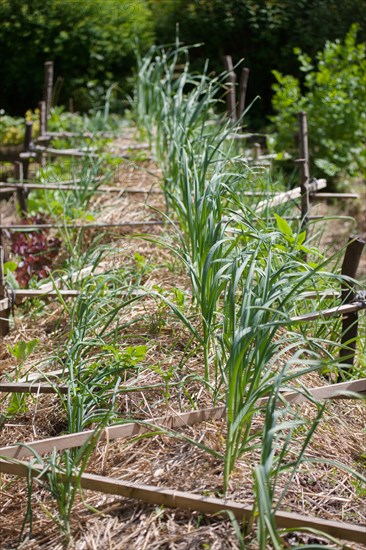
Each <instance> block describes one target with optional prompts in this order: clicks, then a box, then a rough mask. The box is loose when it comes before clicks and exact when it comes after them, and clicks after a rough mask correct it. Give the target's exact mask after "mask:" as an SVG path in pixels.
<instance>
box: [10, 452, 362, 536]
mask: <svg viewBox="0 0 366 550" xmlns="http://www.w3.org/2000/svg"><path fill="white" fill-rule="evenodd" d="M29 467H31V473H32V476H33V477H35V476H37V477H39V476H40V477H42V467H41V466H33V465H32V466H30V465H28V464H27V463H24V462H20V463H11V462H7V461H4V460H0V472H1V473H6V474H10V475H17V476H21V477H27V476H28V472H29ZM61 476H62V474H61ZM80 486H81V487H82V488H83V489H86V490H89V491H97V492H101V493H104V494H109V495H117V496H123V497H126V498H133V499H137V500H142V501H143V502H145V503H147V504H154V505H157V504H158V505H163V506H167V507H169V508H182V509H185V510H191V511H198V512H201V513H204V514H216V515H220V516H222V515H224V516H226V513H227V512H228V511H230V512H232V513H233V514H234V516H235V517H236V519H238V520H239V521H247V522H248V521H250V520H252V519H253V508H252V507H251V506H248V505H243V504H240V503H238V502H234V501H231V500H224V499H219V498H213V497H206V496H204V495H200V494H195V493H191V492H188V491H176V490H174V489H168V488H165V487H157V486H154V485H143V484H139V483H135V482H132V481H126V480H121V479H115V478H111V477H106V476H100V475H95V474H85V473H84V474H82V475H81V477H80ZM275 518H276V523H277V527H278V528H295V529H304V528H312V529H318V530H321V531H322V532H323V533H325V534H328V535H331V536H332V537H337V538H340V539H343V540H349V541H352V542H359V543H364V542H365V537H366V527H364V526H359V525H351V524H348V523H343V522H338V521H330V520H326V519H320V518H315V517H311V516H310V517H309V516H303V515H301V514H297V513H292V512H281V511H278V512H276V513H275Z"/></svg>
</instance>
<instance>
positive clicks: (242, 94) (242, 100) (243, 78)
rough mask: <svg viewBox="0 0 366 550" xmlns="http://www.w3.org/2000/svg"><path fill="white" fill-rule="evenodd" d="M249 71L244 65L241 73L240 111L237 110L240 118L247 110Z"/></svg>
mask: <svg viewBox="0 0 366 550" xmlns="http://www.w3.org/2000/svg"><path fill="white" fill-rule="evenodd" d="M249 72H250V71H249V69H248V67H243V68H242V70H241V73H240V80H239V102H238V112H237V117H238V120H240V119H241V117H242V116H243V114H244V111H245V98H246V95H247V88H248V79H249Z"/></svg>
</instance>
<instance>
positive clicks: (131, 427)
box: [0, 378, 366, 459]
mask: <svg viewBox="0 0 366 550" xmlns="http://www.w3.org/2000/svg"><path fill="white" fill-rule="evenodd" d="M348 392H353V393H359V394H365V393H366V378H363V379H361V380H356V381H352V382H342V383H341V384H333V385H330V386H321V387H318V388H313V389H311V390H308V395H307V393H305V391H304V390H302V389H301V388H299V390H298V391H293V392H287V393H284V394H283V396H282V397H283V398H284V399H285V400H286V401H288V402H289V403H304V402H306V401H308V400H309V398H314V399H342V398H343V399H344V398H347V393H348ZM266 399H267V398H263V399H261V400H259V401H258V405H260V404H263V403H265V401H266ZM225 414H226V409H225V407H224V406H221V407H212V408H209V409H200V410H198V411H189V412H186V413H177V414H176V415H175V416H161V417H158V418H152V419H150V420H140V421H139V420H135V421H133V422H128V423H127V422H126V423H124V424H119V425H114V426H110V427H108V428H105V430H104V431H103V432H102V433H101V436H100V439H99V441H104V440H107V441H113V440H115V439H119V438H122V437H132V436H136V435H139V434H141V433H143V432H145V431H151V430H153V429H154V428H157V429H158V428H159V427H163V428H168V429H177V428H182V427H185V426H193V425H194V424H198V423H200V422H205V421H208V420H221V419H222V418H223V417H224V416H225ZM93 433H94V430H86V431H84V432H76V433H73V434H68V435H61V436H58V437H50V438H47V439H39V440H36V441H32V442H29V443H19V444H17V445H11V446H6V447H2V448H0V456H3V457H8V458H17V459H19V458H24V457H29V456H32V449H34V450H35V451H37V452H38V453H39V454H42V453H49V452H52V451H54V450H58V451H61V450H64V449H71V448H74V447H80V446H81V445H83V444H84V443H86V441H87V440H88V439H89V438H90V437H92V435H93ZM22 445H27V447H24V446H22Z"/></svg>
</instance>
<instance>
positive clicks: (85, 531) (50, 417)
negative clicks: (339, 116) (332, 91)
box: [0, 54, 366, 550]
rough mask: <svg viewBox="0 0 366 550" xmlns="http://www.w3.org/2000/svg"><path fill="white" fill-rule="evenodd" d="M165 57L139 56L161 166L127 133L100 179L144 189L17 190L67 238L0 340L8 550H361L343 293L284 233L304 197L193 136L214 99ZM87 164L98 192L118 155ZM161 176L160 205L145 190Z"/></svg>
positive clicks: (216, 134) (214, 129) (1, 531)
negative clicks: (120, 160) (123, 150)
mask: <svg viewBox="0 0 366 550" xmlns="http://www.w3.org/2000/svg"><path fill="white" fill-rule="evenodd" d="M174 55H175V54H171V58H169V56H168V58H169V59H170V60H171V61H172V64H171V65H169V64H167V63H166V60H165V64H160V65H159V59H157V58H151V59H150V60H148V59H147V60H145V61H144V62H142V60H141V61H140V74H139V81H138V82H139V87H138V90H137V94H138V95H137V98H138V103H137V105H138V113H137V115H138V116H137V120H138V123H139V126H140V129H141V127H143V128H145V129H147V130H148V137H149V139H150V141H151V147H152V149H151V153H152V154H153V155H154V156H155V157H156V158H157V163H155V162H152V161H151V160H146V157H149V156H150V152H149V151H148V155H146V151H145V146H144V148H143V151H142V152H139V151H138V149H137V147H138V141H136V140H135V139H133V138H129V139H128V140H127V141H128V144H127V145H129V146H130V151H131V155H132V159H131V158H130V159H129V160H128V161H125V162H127V164H121V165H120V166H122V167H123V166H124V167H125V168H126V169H125V170H118V171H117V173H118V177H114V178H113V179H114V181H113V186H114V187H116V186H117V187H118V186H120V187H121V190H123V189H126V188H134V189H137V190H138V189H140V190H141V191H143V193H142V194H140V193H131V194H128V193H121V194H118V193H116V194H114V193H113V194H109V193H107V192H106V193H103V192H101V193H96V191H97V189H98V188H99V189H102V187H101V186H105V185H107V184H108V182H107V181H103V179H98V181H97V182H96V179H95V177H96V171H94V172H93V171H92V172H91V174H92V175H91V176H90V175H89V176H88V177H84V178H79V179H78V181H79V182H80V183H78V186H79V185H82V186H83V192H84V195H83V196H82V197H81V196H80V189H73V190H71V191H70V190H67V189H62V190H58V189H53V188H51V189H48V190H40V189H35V190H33V191H32V193H33V195H32V194H31V195H29V196H28V208H29V210H31V209H32V208H34V207H35V206H36V207H40V205H41V206H42V208H45V209H46V206H47V207H48V208H49V215H50V222H49V225H50V226H55V225H56V226H57V227H48V226H47V229H50V230H51V232H52V233H51V235H52V237H54V236H57V238H60V239H61V242H62V245H61V250H60V251H59V257H58V259H57V261H58V264H57V269H53V270H52V271H51V273H50V277H49V280H48V282H46V285H47V284H48V285H49V286H48V287H47V288H48V290H51V289H52V290H53V294H52V296H51V297H49V301H47V302H45V301H43V297H42V296H38V297H37V298H32V300H34V301H33V302H30V301H29V300H26V301H25V302H24V303H23V304H22V305H21V306H20V307H19V308H16V309H15V310H14V318H13V317H12V316H11V315H10V329H11V330H10V333H9V334H8V335H7V336H6V337H5V338H3V341H2V343H1V346H2V348H1V357H0V358H1V363H0V374H1V376H2V379H1V380H0V391H2V392H4V393H3V396H2V397H1V405H2V416H1V432H0V442H1V443H0V445H1V448H0V471H1V472H3V473H2V481H1V483H2V485H1V490H2V493H1V501H0V511H1V515H2V517H3V518H5V521H3V522H2V524H1V526H0V537H1V540H2V545H3V548H4V549H6V548H13V547H15V546H17V545H18V544H19V541H20V540H22V541H23V544H24V545H25V547H26V548H34V549H36V548H40V549H41V548H42V549H47V548H50V549H51V548H52V549H54V548H63V547H69V548H75V549H82V548H83V549H84V548H98V549H99V548H125V547H126V548H127V547H131V548H136V550H137V549H138V550H140V549H142V548H149V549H150V548H172V549H173V548H174V549H175V548H177V549H180V548H202V549H204V548H217V549H229V548H244V545H245V547H246V548H253V549H254V548H266V547H271V548H272V547H273V548H286V547H306V548H318V547H319V546H322V545H325V546H327V547H332V548H333V547H344V548H346V547H348V548H354V549H356V548H361V547H362V543H363V542H364V537H365V535H366V530H365V528H364V527H363V525H365V517H364V506H365V489H364V486H363V482H364V471H365V468H364V466H365V465H364V459H365V457H364V445H363V442H364V407H363V404H362V401H361V399H362V397H364V394H365V393H366V381H365V376H364V372H365V371H364V369H365V365H364V358H363V355H362V353H363V348H362V341H361V340H362V338H361V337H360V336H359V337H357V342H356V344H357V346H358V347H357V351H356V355H355V357H354V353H353V347H352V345H351V344H352V342H347V341H346V340H345V339H343V343H342V345H341V342H340V340H341V338H340V336H341V334H340V333H341V326H340V325H341V318H342V316H341V315H340V316H338V317H336V316H334V314H337V310H338V309H339V308H340V307H341V303H342V301H341V299H340V293H341V291H343V293H344V292H345V285H346V283H347V285H346V298H347V300H348V301H350V300H349V298H350V294H351V293H354V292H355V288H354V286H353V285H355V284H356V282H355V281H353V280H351V278H349V277H348V278H342V277H341V276H340V273H339V269H338V268H337V266H336V265H334V264H335V263H336V262H335V258H332V271H328V265H329V264H328V261H327V259H326V258H325V257H324V256H323V255H322V252H319V251H318V250H317V249H316V247H315V236H314V232H312V228H311V227H310V229H308V232H307V233H306V234H304V232H303V231H302V228H301V223H299V222H298V221H296V220H295V221H293V222H287V221H286V220H285V216H286V215H288V214H290V215H292V216H294V217H296V215H297V211H296V205H295V203H293V201H292V200H291V201H290V202H288V201H289V199H293V198H296V197H297V198H298V197H299V193H297V192H296V193H295V194H289V193H284V189H283V188H281V186H280V185H276V182H272V181H271V180H270V176H269V174H268V173H267V172H266V171H263V168H258V169H257V168H256V167H255V166H254V167H250V168H249V167H248V166H246V165H245V163H244V164H243V162H242V160H241V159H240V149H238V150H237V149H236V147H240V145H238V144H235V143H231V145H228V144H227V140H226V139H224V138H226V136H227V134H228V132H229V131H230V132H231V133H232V128H231V127H230V128H228V126H227V125H226V124H225V122H222V121H221V119H219V118H217V120H216V122H217V125H216V126H215V125H211V126H210V127H209V128H210V130H206V122H207V120H208V117H209V116H210V117H211V116H212V113H211V108H212V107H213V105H214V103H215V100H214V95H213V91H212V88H211V84H210V85H209V84H208V79H206V77H202V78H201V79H196V80H195V78H194V77H193V76H192V80H191V81H190V84H191V85H192V88H193V89H192V91H191V92H190V93H189V94H187V95H184V94H183V93H182V90H183V88H184V83H185V82H184V79H185V78H187V75H186V73H182V75H181V76H180V77H179V79H178V82H175V80H174V79H173V74H174V63H175V62H176V60H177V59H176V58H175V57H174ZM162 75H164V77H165V78H166V81H167V82H168V84H169V85H166V86H164V88H161V89H160V91H159V93H158V94H155V95H151V93H152V90H154V88H153V86H154V83H155V84H156V83H157V82H160V79H161V77H162ZM216 84H217V85H218V83H217V82H216V83H214V85H216ZM151 87H152V88H151ZM167 90H168V91H167ZM155 92H156V90H155ZM154 101H156V104H155V103H154ZM192 105H193V107H194V108H192ZM162 113H163V116H162ZM187 117H188V118H189V117H190V120H188V121H187ZM167 121H168V122H167ZM125 146H126V140H124V141H123V147H125ZM112 147H113V155H118V142H115V143H114V145H113V146H112ZM131 155H130V156H131ZM139 155H141V157H140V158H139ZM134 156H135V158H133V157H134ZM98 159H100V160H101V162H100V164H98V168H100V170H98V173H99V171H102V173H103V172H104V171H105V172H106V173H107V175H106V179H108V177H109V178H110V164H109V163H110V162H112V163H113V162H115V160H116V159H112V160H111V158H110V157H109V158H108V155H105V153H104V152H103V150H101V151H100V152H99V153H98V158H97V159H96V158H95V155H94V154H93V157H90V158H89V159H87V161H85V162H88V163H90V166H94V163H95V162H97V163H98V162H99V160H98ZM83 162H84V161H83ZM83 169H85V165H81V171H82V170H83ZM108 170H109V173H108ZM160 170H161V172H160ZM112 172H113V171H112ZM44 173H46V172H44ZM88 173H89V172H88ZM49 174H51V176H49V177H48V178H47V180H48V181H47V182H46V184H49V185H50V186H52V185H53V184H54V185H56V184H57V181H52V179H55V178H54V177H53V176H54V172H52V170H51V171H50V172H49ZM79 175H80V174H77V176H79ZM157 176H158V177H157ZM159 177H161V179H160V181H159V183H160V184H161V185H162V189H163V191H164V194H162V193H146V191H147V190H151V189H155V190H156V188H157V183H158V181H157V180H158V178H159ZM56 179H57V178H56ZM74 179H75V180H76V179H77V177H75V178H74ZM59 180H61V181H64V180H63V179H61V176H60V177H59ZM74 183H75V182H74ZM110 183H111V182H110ZM247 191H254V192H255V194H253V195H246V194H245V192H247ZM261 191H262V192H263V196H262V197H261V196H257V194H256V193H259V192H261ZM268 192H270V194H269V195H268ZM42 193H44V194H43V195H42ZM266 193H267V194H266ZM275 193H281V194H277V195H276V197H277V199H278V197H280V196H281V197H282V198H283V197H285V199H286V201H287V202H286V204H280V203H279V201H278V200H276V199H273V198H272V195H274V194H275ZM295 195H296V197H295ZM44 197H46V199H45V198H44ZM263 197H265V199H263ZM300 198H301V197H300ZM32 201H33V203H32ZM42 201H43V202H42ZM263 201H265V202H263ZM32 204H33V206H32ZM34 205H35V206H34ZM18 222H21V219H20V218H19V217H16V216H14V215H13V216H12V217H10V219H9V217H8V219H7V220H6V223H7V227H8V230H9V227H10V226H13V229H14V226H17V225H19V223H18ZM149 222H154V223H156V222H158V223H159V225H155V226H153V227H154V229H153V230H152V227H151V226H148V225H147V224H148V223H149ZM136 223H138V224H143V225H145V229H141V230H139V232H138V233H136V226H134V224H136ZM315 223H316V222H315V221H314V224H315ZM128 224H131V225H130V227H129V228H128ZM76 225H79V227H75V226H76ZM81 225H83V226H85V227H80V226H81ZM93 225H94V227H93ZM108 225H109V227H108ZM2 226H3V228H4V227H5V223H4V221H2ZM117 226H120V227H119V228H118V227H117ZM146 227H148V232H147V230H146ZM23 228H26V226H25V225H21V226H20V228H19V227H18V229H17V230H18V231H19V230H21V231H23ZM29 229H32V231H34V230H35V229H37V228H34V227H32V228H30V227H29ZM44 229H45V228H43V229H42V226H41V225H40V226H39V227H38V231H40V232H41V231H43V230H44ZM142 231H144V232H142ZM53 232H54V233H53ZM56 232H57V233H56ZM9 235H10V233H9V234H8V236H7V235H6V234H5V239H4V241H3V244H5V245H6V239H8V238H9ZM305 256H306V257H305ZM4 266H6V263H5V264H4ZM8 267H9V271H10V272H11V269H10V268H11V266H9V264H8ZM86 267H87V269H88V271H87V273H86V276H85V277H84V276H83V277H81V276H80V272H81V270H83V269H84V270H85V268H86ZM14 273H16V272H15V271H13V276H14ZM84 274H85V273H84ZM7 276H8V280H10V278H11V274H9V272H8V275H7ZM56 279H57V280H56ZM41 284H43V285H44V281H38V283H35V286H38V287H40V285H41ZM3 286H4V285H3ZM43 288H45V287H43ZM59 288H62V289H63V291H64V294H63V293H62V292H60V291H59ZM357 290H358V289H357ZM67 291H74V294H70V295H69V296H67ZM75 291H76V292H75ZM40 292H41V294H42V292H43V293H44V290H43V291H42V287H40ZM310 295H311V296H310ZM23 296H24V295H23ZM0 298H2V299H3V300H6V299H8V300H10V299H11V296H9V297H4V296H1V297H0ZM357 299H358V302H355V301H353V302H351V304H350V305H349V306H347V307H354V308H355V307H356V309H362V308H363V307H364V299H363V298H362V297H360V296H358V298H357ZM356 303H357V304H360V305H359V307H358V306H355V304H356ZM352 304H353V305H352ZM330 310H332V314H331V315H330V314H329V315H328V314H327V313H324V311H330ZM314 312H316V316H315V319H311V320H309V322H307V323H305V324H303V321H304V316H305V317H306V315H309V314H313V313H314ZM8 313H9V314H11V312H8ZM301 317H302V318H301ZM362 319H363V317H362V312H361V313H360V331H359V335H361V330H363V325H362V323H363V320H362ZM305 320H306V319H305ZM353 343H354V342H353ZM342 350H343V352H344V351H345V352H346V354H344V353H343V356H341V357H343V358H344V357H345V361H344V362H343V361H342V362H341V359H340V358H339V352H340V351H342ZM347 354H348V355H347ZM350 357H351V358H352V360H353V361H354V364H353V365H351V364H350V362H349V359H350ZM347 361H348V362H347ZM337 378H340V379H341V381H340V382H339V384H332V382H335V381H336V380H337ZM45 387H48V388H52V392H53V393H48V391H47V392H45V391H43V389H44V388H45ZM42 388H43V389H42ZM311 388H318V389H316V390H314V391H313V392H311ZM319 388H320V389H319ZM291 396H292V397H291ZM202 411H203V412H202ZM157 418H159V421H157V420H156V419H157ZM32 442H37V443H34V445H33V446H32ZM26 443H29V445H28V446H27V444H26ZM18 444H20V446H17V447H15V448H14V445H18ZM121 496H123V497H124V498H123V499H121ZM125 497H128V500H126V498H125ZM138 501H142V502H138ZM225 505H226V508H225ZM225 510H226V511H225ZM222 511H223V513H220V514H218V512H222ZM20 518H21V519H20ZM23 519H24V522H23ZM243 519H244V520H245V521H244V522H242V520H243ZM337 539H343V540H346V541H347V542H337Z"/></svg>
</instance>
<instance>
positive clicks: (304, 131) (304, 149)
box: [298, 111, 310, 230]
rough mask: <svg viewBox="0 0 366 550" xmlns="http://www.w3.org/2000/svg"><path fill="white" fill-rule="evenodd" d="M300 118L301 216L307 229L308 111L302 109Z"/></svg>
mask: <svg viewBox="0 0 366 550" xmlns="http://www.w3.org/2000/svg"><path fill="white" fill-rule="evenodd" d="M298 118H299V145H300V159H299V161H298V162H299V163H300V187H301V218H302V227H303V229H305V230H306V228H307V223H308V216H309V207H310V199H309V188H308V185H309V181H310V166H309V146H308V122H307V117H306V113H305V112H304V111H302V112H301V113H298Z"/></svg>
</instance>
